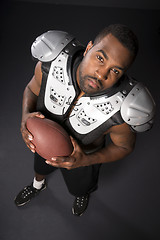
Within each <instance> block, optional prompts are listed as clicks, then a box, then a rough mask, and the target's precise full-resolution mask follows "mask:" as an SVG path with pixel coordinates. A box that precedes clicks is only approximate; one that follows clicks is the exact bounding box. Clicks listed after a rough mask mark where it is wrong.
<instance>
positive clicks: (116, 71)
mask: <svg viewBox="0 0 160 240" xmlns="http://www.w3.org/2000/svg"><path fill="white" fill-rule="evenodd" d="M111 70H112V72H113V73H115V74H119V71H118V70H117V69H115V68H112V69H111Z"/></svg>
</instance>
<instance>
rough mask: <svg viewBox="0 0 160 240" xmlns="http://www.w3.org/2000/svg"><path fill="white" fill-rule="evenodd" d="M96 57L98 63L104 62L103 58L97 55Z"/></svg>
mask: <svg viewBox="0 0 160 240" xmlns="http://www.w3.org/2000/svg"><path fill="white" fill-rule="evenodd" d="M96 57H97V59H98V61H100V62H101V63H103V62H104V59H103V57H101V56H100V55H97V56H96Z"/></svg>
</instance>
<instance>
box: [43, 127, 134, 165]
mask: <svg viewBox="0 0 160 240" xmlns="http://www.w3.org/2000/svg"><path fill="white" fill-rule="evenodd" d="M108 134H110V137H111V140H112V142H111V143H110V144H109V145H107V146H106V147H104V148H102V149H101V150H99V151H97V152H94V153H92V154H88V155H87V154H85V153H84V152H83V151H82V149H81V148H80V146H79V145H78V144H77V143H76V141H75V140H74V139H72V142H73V145H74V152H73V154H72V155H71V156H70V157H67V158H62V157H57V158H55V159H53V160H54V161H50V162H47V163H49V164H51V165H53V166H56V167H64V168H67V169H73V168H78V167H83V166H89V165H93V164H99V163H108V162H113V161H117V160H120V159H122V158H124V157H126V156H127V155H128V154H130V153H131V152H132V151H133V149H134V145H135V141H136V135H135V133H133V132H132V131H131V130H130V128H129V126H128V125H127V124H126V123H124V124H122V125H117V126H114V127H112V128H111V129H110V130H109V132H108Z"/></svg>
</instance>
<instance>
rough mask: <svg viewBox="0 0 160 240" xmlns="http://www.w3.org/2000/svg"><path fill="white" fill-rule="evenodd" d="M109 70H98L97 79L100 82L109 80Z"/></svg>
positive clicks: (96, 72)
mask: <svg viewBox="0 0 160 240" xmlns="http://www.w3.org/2000/svg"><path fill="white" fill-rule="evenodd" d="M108 73H109V70H108V69H97V70H96V71H95V75H96V78H97V79H99V80H100V81H105V80H107V78H108Z"/></svg>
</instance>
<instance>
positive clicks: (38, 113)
mask: <svg viewBox="0 0 160 240" xmlns="http://www.w3.org/2000/svg"><path fill="white" fill-rule="evenodd" d="M34 116H35V117H39V118H45V116H44V115H43V114H42V113H40V112H37V113H36V114H34Z"/></svg>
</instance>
